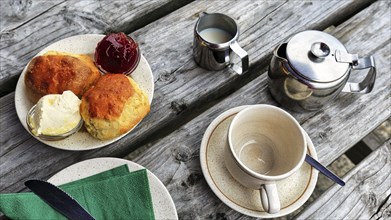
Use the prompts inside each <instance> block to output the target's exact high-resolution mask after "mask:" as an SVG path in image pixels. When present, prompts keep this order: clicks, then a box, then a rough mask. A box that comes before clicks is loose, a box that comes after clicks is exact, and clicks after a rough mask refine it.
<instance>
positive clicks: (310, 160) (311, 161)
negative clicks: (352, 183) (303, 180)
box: [305, 154, 345, 186]
mask: <svg viewBox="0 0 391 220" xmlns="http://www.w3.org/2000/svg"><path fill="white" fill-rule="evenodd" d="M305 161H306V162H307V163H309V164H310V165H311V166H313V167H314V168H315V169H317V170H319V171H320V172H321V173H323V174H324V175H325V176H327V177H328V178H330V179H331V180H332V181H334V182H336V183H338V184H339V185H341V186H344V185H345V182H344V181H343V180H341V179H340V178H339V177H338V176H337V175H335V174H334V173H333V172H331V171H330V170H329V169H327V168H326V167H325V166H323V165H322V164H321V163H319V162H318V161H316V160H315V159H314V158H312V157H311V156H310V155H308V154H307V155H306V157H305Z"/></svg>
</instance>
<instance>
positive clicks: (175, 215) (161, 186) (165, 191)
mask: <svg viewBox="0 0 391 220" xmlns="http://www.w3.org/2000/svg"><path fill="white" fill-rule="evenodd" d="M111 161H114V162H112V163H121V164H122V165H123V164H126V165H127V166H128V169H129V172H133V171H136V170H140V169H146V170H147V174H148V178H149V177H152V178H153V179H154V183H156V184H157V186H158V188H159V189H161V192H163V193H161V192H159V195H164V196H165V197H166V200H167V202H168V203H169V206H170V207H171V213H170V214H171V216H167V217H164V216H163V219H178V213H177V210H176V206H175V203H174V200H173V199H172V197H171V194H170V192H169V191H168V189H167V188H166V186H165V185H164V184H163V183H162V181H161V180H160V179H159V178H158V177H157V176H156V175H155V174H153V173H152V172H151V171H150V170H148V169H147V168H145V167H144V166H142V165H140V164H138V163H135V162H133V161H130V160H126V159H122V158H115V157H97V158H91V159H87V160H83V161H79V162H77V163H74V164H71V165H69V166H67V167H65V168H64V169H62V170H60V171H58V172H57V173H55V174H53V175H52V176H51V177H50V178H49V179H48V180H47V181H48V182H50V183H52V184H54V185H60V184H65V183H68V182H72V181H76V180H79V179H82V178H85V177H77V178H73V180H72V177H69V176H68V177H66V178H68V179H71V180H69V181H63V182H58V181H53V180H56V178H61V176H62V175H63V174H61V173H62V172H68V170H72V169H77V168H78V167H80V166H84V165H88V164H91V163H97V162H107V163H110V162H111ZM130 166H131V167H130ZM100 168H101V169H102V170H103V171H105V170H106V169H105V167H100ZM130 169H132V170H130ZM103 171H101V172H103ZM72 174H73V175H74V176H77V175H78V173H75V172H72ZM83 174H85V173H83ZM91 175H93V174H91ZM91 175H90V176H91ZM148 181H149V184H150V185H151V184H152V183H151V180H149V179H148ZM150 188H152V186H150ZM155 195H156V194H155ZM151 196H152V197H154V195H153V194H152V190H151ZM155 202H156V199H153V198H152V204H153V208H154V214H155V218H156V212H157V211H158V210H156V209H155V206H156V207H158V203H157V202H156V203H155ZM158 216H159V215H158Z"/></svg>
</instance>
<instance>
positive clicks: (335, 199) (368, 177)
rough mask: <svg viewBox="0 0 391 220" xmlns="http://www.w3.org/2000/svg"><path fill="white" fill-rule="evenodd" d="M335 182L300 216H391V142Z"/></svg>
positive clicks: (325, 217)
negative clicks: (341, 180) (342, 179)
mask: <svg viewBox="0 0 391 220" xmlns="http://www.w3.org/2000/svg"><path fill="white" fill-rule="evenodd" d="M344 180H345V181H346V185H345V186H344V187H340V186H338V185H334V186H332V187H331V188H330V189H328V190H327V191H326V192H325V193H324V194H322V195H321V196H320V197H319V198H318V199H317V200H316V202H315V203H312V204H311V205H310V206H309V207H308V208H306V209H305V210H304V211H303V212H301V213H300V214H299V215H298V216H297V219H389V218H391V206H390V202H391V142H390V141H388V142H386V143H384V144H383V145H382V146H381V147H380V148H379V149H377V150H376V151H374V152H372V153H371V154H370V155H369V156H368V157H367V158H365V160H363V161H362V162H361V163H360V164H358V165H357V166H356V167H355V168H353V170H351V171H350V172H349V173H348V174H347V175H346V176H344Z"/></svg>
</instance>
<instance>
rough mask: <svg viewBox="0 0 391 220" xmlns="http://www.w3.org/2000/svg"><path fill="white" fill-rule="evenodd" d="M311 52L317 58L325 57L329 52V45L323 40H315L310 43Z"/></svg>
mask: <svg viewBox="0 0 391 220" xmlns="http://www.w3.org/2000/svg"><path fill="white" fill-rule="evenodd" d="M311 53H312V54H313V55H314V56H316V57H317V58H323V57H327V56H328V55H329V54H330V47H329V46H327V44H325V43H323V42H315V43H313V44H312V45H311Z"/></svg>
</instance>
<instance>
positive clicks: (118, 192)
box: [0, 165, 154, 220]
mask: <svg viewBox="0 0 391 220" xmlns="http://www.w3.org/2000/svg"><path fill="white" fill-rule="evenodd" d="M59 188H61V189H63V190H64V191H65V192H67V193H68V194H69V195H71V196H72V197H73V198H74V199H76V200H77V201H78V203H79V204H80V205H81V206H82V207H83V208H85V209H86V210H88V212H89V213H90V214H91V215H92V216H94V217H95V219H154V214H153V206H152V199H151V192H150V189H149V182H148V176H147V171H146V170H145V169H143V170H138V171H134V172H131V173H130V172H129V170H128V168H127V165H122V166H119V167H117V168H114V169H111V170H108V171H105V172H102V173H99V174H96V175H94V176H90V177H87V178H84V179H81V180H77V181H74V182H70V183H67V184H63V185H60V186H59ZM0 211H1V212H3V213H4V215H6V216H7V217H9V218H11V219H24V220H25V219H56V220H57V219H66V218H65V217H64V216H63V215H62V214H60V213H59V212H57V211H56V210H55V209H53V208H52V207H51V206H49V205H48V204H46V203H45V202H44V201H43V200H41V198H39V197H38V196H36V195H35V194H34V193H32V192H23V193H9V194H0Z"/></svg>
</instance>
